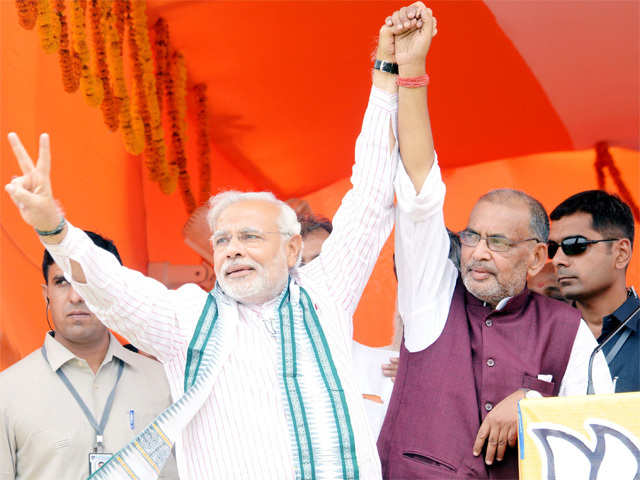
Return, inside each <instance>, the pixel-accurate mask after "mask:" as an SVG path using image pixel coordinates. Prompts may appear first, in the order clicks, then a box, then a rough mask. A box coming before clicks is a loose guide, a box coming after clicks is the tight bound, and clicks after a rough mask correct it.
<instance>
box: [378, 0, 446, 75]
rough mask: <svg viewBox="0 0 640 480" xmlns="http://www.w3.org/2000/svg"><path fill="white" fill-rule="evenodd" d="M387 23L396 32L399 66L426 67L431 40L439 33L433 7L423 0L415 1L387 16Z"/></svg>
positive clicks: (395, 44) (395, 43) (396, 51)
mask: <svg viewBox="0 0 640 480" xmlns="http://www.w3.org/2000/svg"><path fill="white" fill-rule="evenodd" d="M385 25H386V26H387V27H389V28H390V29H391V32H393V34H394V53H395V60H396V62H397V63H398V66H399V67H402V66H405V65H411V66H422V68H424V62H425V58H426V56H427V53H428V51H429V47H430V45H431V40H432V39H433V37H435V36H436V34H437V33H438V28H437V20H436V18H435V17H434V16H433V12H432V11H431V9H430V8H427V7H426V6H425V4H424V3H422V2H415V3H413V4H411V5H409V6H408V7H403V8H401V9H400V10H397V11H395V12H394V13H393V15H391V16H389V17H387V18H386V20H385Z"/></svg>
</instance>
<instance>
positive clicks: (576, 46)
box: [0, 0, 640, 369]
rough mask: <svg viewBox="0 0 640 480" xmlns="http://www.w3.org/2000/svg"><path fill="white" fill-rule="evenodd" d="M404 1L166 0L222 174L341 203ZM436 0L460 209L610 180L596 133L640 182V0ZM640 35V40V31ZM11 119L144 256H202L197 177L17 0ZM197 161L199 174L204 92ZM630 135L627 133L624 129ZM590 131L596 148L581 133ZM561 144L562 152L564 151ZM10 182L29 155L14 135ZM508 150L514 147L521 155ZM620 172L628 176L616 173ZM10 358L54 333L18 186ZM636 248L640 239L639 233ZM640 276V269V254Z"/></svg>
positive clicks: (111, 230) (3, 146)
mask: <svg viewBox="0 0 640 480" xmlns="http://www.w3.org/2000/svg"><path fill="white" fill-rule="evenodd" d="M400 6H402V4H401V3H399V2H389V1H352V2H293V1H288V2H233V1H220V2H200V1H174V0H148V2H147V7H148V10H147V13H148V17H149V23H150V24H152V23H153V22H154V21H155V20H156V19H157V18H158V17H160V16H162V17H164V18H165V19H166V20H167V24H168V26H169V30H170V38H171V45H172V47H173V48H176V49H178V50H179V51H180V52H182V53H183V54H184V56H185V59H186V66H187V71H188V79H189V80H188V82H189V86H192V85H193V84H195V83H202V82H204V83H206V85H207V87H208V89H207V91H208V98H209V110H210V118H209V125H210V138H211V142H212V143H211V148H212V152H211V161H212V182H211V191H212V192H214V193H215V192H217V191H219V190H221V189H228V188H234V189H239V190H271V191H273V192H274V193H276V194H277V195H278V196H280V197H281V198H283V199H288V198H291V197H298V198H304V199H306V200H308V201H309V203H310V204H311V206H312V208H313V209H314V211H316V212H317V213H319V214H324V215H327V216H331V215H332V214H333V212H334V211H335V209H336V208H337V206H338V205H339V200H340V198H341V197H342V195H343V194H344V192H345V191H346V189H347V188H348V176H349V173H350V169H351V165H352V162H353V149H354V142H355V138H356V136H357V134H358V130H359V127H360V122H361V117H362V113H363V109H364V105H365V103H366V98H367V95H368V89H369V85H370V77H369V73H368V72H369V69H370V52H371V51H373V48H374V45H375V39H376V36H377V31H378V28H379V25H380V24H381V22H382V21H383V19H384V17H385V16H386V15H388V14H389V13H390V12H391V11H393V10H394V9H396V8H398V7H400ZM430 6H431V7H432V8H433V10H434V12H435V14H436V16H437V17H438V25H439V34H438V37H437V38H436V40H435V41H434V43H433V47H432V51H431V52H430V54H429V59H428V65H427V68H428V72H429V74H430V75H431V85H430V87H429V89H430V91H429V102H430V111H431V114H432V122H433V126H434V135H435V140H436V145H437V149H438V153H439V158H440V159H441V162H442V166H443V171H444V175H445V182H446V183H447V186H448V197H447V202H446V205H445V213H446V219H447V223H448V224H449V226H450V227H451V228H453V229H460V228H463V227H464V222H465V221H466V217H467V215H468V213H469V210H470V208H471V205H472V203H473V201H474V199H475V198H477V197H478V196H479V195H480V194H482V193H484V192H485V191H487V190H488V189H490V188H493V187H498V186H508V187H515V188H522V189H525V190H526V191H528V192H529V193H531V194H533V195H534V196H536V197H537V198H539V199H540V200H541V201H542V203H543V204H544V205H545V207H547V208H553V206H555V205H556V204H557V203H558V202H559V201H561V200H562V199H563V198H565V197H566V196H568V195H570V194H572V193H575V192H577V191H579V190H583V189H586V188H595V187H596V183H595V172H594V169H593V162H594V160H595V153H594V152H593V150H591V149H588V147H591V146H592V145H594V144H595V143H596V142H597V141H601V140H605V141H609V143H610V144H611V145H612V148H611V152H612V155H613V158H614V161H615V162H616V164H617V165H618V167H619V168H620V169H621V171H622V173H623V179H624V180H625V182H626V184H627V186H628V188H629V190H630V192H631V194H632V195H633V196H634V198H635V200H636V202H638V201H640V198H638V197H639V196H640V195H639V192H640V180H639V179H638V164H639V163H640V159H639V157H638V152H637V150H638V149H640V145H639V144H638V141H639V136H638V131H639V130H640V128H639V124H640V123H639V116H640V115H639V113H638V109H639V108H640V102H639V101H638V91H639V89H638V87H639V86H640V85H639V83H640V82H639V79H638V70H639V69H638V65H639V63H640V55H639V54H638V48H639V47H638V45H639V44H640V42H638V41H637V40H638V39H640V35H639V26H638V18H640V16H639V15H638V14H639V13H640V4H638V3H637V2H573V1H559V2H524V5H523V3H522V2H500V1H487V2H448V1H435V2H433V3H432V4H430ZM634 40H635V41H634ZM0 107H1V108H0V133H1V135H2V138H6V133H7V132H8V131H16V132H18V133H19V134H20V136H21V138H22V139H23V141H24V143H25V145H26V147H27V148H28V149H29V150H30V151H31V152H36V151H37V137H38V134H39V133H40V132H43V131H46V132H49V133H50V134H51V138H52V148H53V187H54V194H55V195H56V197H57V198H58V199H59V200H60V201H61V203H62V205H63V206H64V208H65V210H66V213H67V216H68V217H69V218H70V219H71V221H72V222H73V223H74V224H75V225H78V226H80V227H82V228H87V229H92V230H95V231H98V232H100V233H102V234H104V235H105V236H107V237H110V238H112V239H113V240H114V241H115V242H116V244H117V245H118V247H119V249H120V251H121V253H122V257H123V259H124V261H125V264H127V265H128V266H130V267H132V268H136V269H139V270H141V271H143V272H144V271H146V268H147V265H148V263H149V262H164V261H169V262H171V263H174V264H197V263H199V261H200V259H199V257H198V256H197V255H196V254H195V253H194V252H192V251H191V250H190V249H189V248H188V247H187V246H186V245H185V244H184V242H183V239H182V237H181V233H180V232H181V229H182V226H183V225H184V223H185V222H186V220H187V214H186V211H185V209H184V206H183V204H182V201H181V199H180V195H179V193H177V192H176V193H174V194H172V195H169V196H167V195H164V194H163V193H161V192H160V191H159V188H158V186H157V184H155V183H152V182H151V181H150V180H149V179H148V175H147V173H146V171H145V169H144V168H143V165H142V162H141V159H140V158H139V157H135V156H131V155H128V154H127V153H126V152H125V150H124V148H123V145H122V141H121V138H120V134H119V133H112V132H110V131H109V130H108V129H107V128H106V126H105V125H104V123H103V120H102V114H101V112H100V110H99V109H97V108H91V107H89V106H88V105H87V104H86V102H85V101H84V99H83V98H82V97H81V95H80V94H79V93H75V94H67V93H65V92H64V91H63V88H62V80H61V74H60V67H59V63H58V58H57V56H56V55H47V54H45V53H44V52H43V51H42V48H41V46H40V42H39V38H38V35H37V33H36V31H35V30H32V31H28V30H24V29H23V28H22V27H20V26H19V25H18V19H17V14H16V9H15V3H14V2H0ZM188 109H189V111H190V112H191V113H190V114H189V118H188V124H187V137H188V142H187V156H188V170H189V172H190V173H191V176H192V190H194V191H196V178H197V171H198V170H197V161H196V157H197V155H196V151H197V145H196V143H195V130H196V129H195V125H196V120H195V117H194V113H193V112H194V110H195V109H194V105H193V97H192V96H190V97H188ZM621 147H624V148H621ZM575 149H582V150H578V151H573V150H575ZM545 152H556V153H545ZM0 155H1V160H2V161H1V164H0V182H1V183H3V184H5V183H7V182H8V181H10V179H11V177H12V176H13V175H16V174H17V173H18V169H17V166H16V164H15V161H14V159H13V156H12V154H11V152H10V148H9V146H8V143H7V142H6V141H5V140H1V141H0ZM504 159H507V160H504ZM607 188H609V189H611V190H612V191H615V187H614V185H613V184H612V183H611V182H609V183H608V184H607ZM0 226H1V229H0V369H2V368H4V367H6V366H7V365H9V364H11V363H13V361H15V360H16V359H17V358H19V357H21V356H24V355H25V354H27V353H29V352H30V351H32V350H33V349H34V348H36V347H37V346H38V345H39V344H40V343H41V342H42V337H43V334H44V331H45V330H46V328H47V326H46V320H45V318H44V317H45V308H44V307H45V304H44V302H43V300H42V297H41V292H40V287H39V284H40V283H42V278H41V274H40V262H41V258H42V257H41V256H42V247H41V245H40V243H39V242H38V240H37V238H36V237H35V235H34V234H33V232H32V231H31V229H29V228H28V227H26V226H25V225H24V223H23V222H22V220H21V219H20V218H19V214H18V213H17V211H16V209H15V208H14V207H13V205H12V204H11V201H10V199H9V197H8V196H7V195H6V194H4V193H3V194H2V195H0ZM636 250H637V248H636ZM391 254H392V244H391V242H388V243H387V245H386V246H385V248H384V249H383V253H382V256H381V259H380V261H379V262H378V265H377V266H376V269H375V270H374V274H373V278H372V281H371V282H370V284H369V285H368V287H367V289H366V291H365V296H364V298H363V301H362V303H361V306H360V308H359V310H358V312H357V313H356V318H355V322H356V328H355V337H356V339H357V340H359V341H360V342H361V343H365V344H369V345H384V344H387V343H389V341H390V338H391V331H392V325H391V321H392V320H391V319H392V316H393V315H392V314H393V308H394V298H393V296H392V295H388V294H387V293H386V292H389V291H393V290H394V289H395V280H394V278H393V274H392V273H391V272H392V262H391ZM637 257H638V256H637V254H636V258H635V259H634V261H633V263H632V266H631V268H630V271H629V283H636V284H638V283H640V282H639V280H640V278H639V277H640V274H639V272H638V262H639V260H638V258H637Z"/></svg>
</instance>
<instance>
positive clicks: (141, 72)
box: [128, 0, 177, 194]
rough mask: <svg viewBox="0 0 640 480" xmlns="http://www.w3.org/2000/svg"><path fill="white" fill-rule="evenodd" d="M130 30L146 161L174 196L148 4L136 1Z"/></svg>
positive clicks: (163, 189)
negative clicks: (153, 54)
mask: <svg viewBox="0 0 640 480" xmlns="http://www.w3.org/2000/svg"><path fill="white" fill-rule="evenodd" d="M128 20H129V22H130V23H129V28H130V33H131V34H130V37H129V39H130V42H129V45H130V50H131V55H132V60H133V63H134V66H133V73H134V78H135V81H136V98H137V100H138V108H139V111H140V115H141V116H142V122H143V123H144V133H145V141H146V149H145V161H146V164H147V168H148V169H149V174H150V177H151V179H152V180H155V181H157V182H158V183H159V184H160V189H161V190H162V191H163V192H164V193H166V194H170V193H173V191H174V190H175V189H176V183H177V182H176V181H177V176H176V175H170V173H169V169H168V167H167V158H166V152H165V146H164V131H163V128H162V118H161V115H160V108H159V107H158V97H157V94H156V82H155V75H154V73H153V59H152V55H151V44H150V42H149V31H148V28H147V14H146V3H145V1H144V0H133V3H132V4H131V14H130V16H129V17H128Z"/></svg>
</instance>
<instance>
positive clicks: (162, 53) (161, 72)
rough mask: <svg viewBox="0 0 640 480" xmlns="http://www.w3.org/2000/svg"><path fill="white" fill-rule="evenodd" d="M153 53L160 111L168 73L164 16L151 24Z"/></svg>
mask: <svg viewBox="0 0 640 480" xmlns="http://www.w3.org/2000/svg"><path fill="white" fill-rule="evenodd" d="M153 33H154V41H153V46H154V49H153V53H154V58H155V61H156V93H157V96H158V107H159V108H160V112H162V98H163V96H164V91H165V83H166V82H167V75H169V26H168V25H167V22H166V20H165V19H164V18H162V17H160V18H158V20H157V21H156V23H154V24H153Z"/></svg>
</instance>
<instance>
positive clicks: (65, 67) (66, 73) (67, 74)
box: [56, 0, 80, 93]
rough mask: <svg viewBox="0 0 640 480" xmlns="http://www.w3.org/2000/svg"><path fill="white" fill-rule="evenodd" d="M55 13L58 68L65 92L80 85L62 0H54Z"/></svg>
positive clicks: (74, 89)
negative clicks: (56, 19) (58, 35)
mask: <svg viewBox="0 0 640 480" xmlns="http://www.w3.org/2000/svg"><path fill="white" fill-rule="evenodd" d="M56 14H57V15H58V18H59V19H60V49H59V50H58V54H59V57H60V70H61V71H62V86H63V87H64V91H65V92H67V93H73V92H75V91H76V90H77V89H78V86H80V75H79V73H80V72H79V71H78V72H77V75H76V70H75V69H74V64H73V63H74V58H73V56H72V53H71V50H70V49H69V27H68V25H67V17H66V16H65V14H64V0H56ZM74 53H75V52H74Z"/></svg>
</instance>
